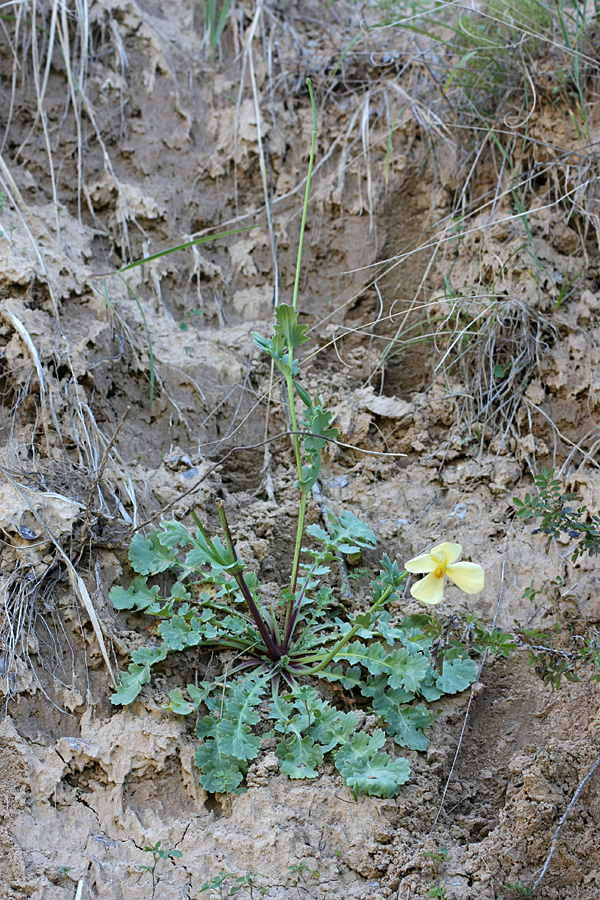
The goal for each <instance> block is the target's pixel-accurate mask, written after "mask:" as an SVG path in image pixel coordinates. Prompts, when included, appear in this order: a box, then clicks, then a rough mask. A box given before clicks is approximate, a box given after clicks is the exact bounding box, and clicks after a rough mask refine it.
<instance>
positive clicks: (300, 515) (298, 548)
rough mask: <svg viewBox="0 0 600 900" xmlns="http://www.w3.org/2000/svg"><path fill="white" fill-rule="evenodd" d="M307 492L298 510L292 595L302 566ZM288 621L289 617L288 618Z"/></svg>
mask: <svg viewBox="0 0 600 900" xmlns="http://www.w3.org/2000/svg"><path fill="white" fill-rule="evenodd" d="M306 498H307V493H306V491H302V496H301V498H300V509H299V510H298V527H297V529H296V546H295V547H294V565H293V567H292V585H291V590H292V594H295V593H296V585H297V583H298V568H299V566H300V551H301V550H302V538H303V536H304V516H305V514H306ZM286 620H287V616H286Z"/></svg>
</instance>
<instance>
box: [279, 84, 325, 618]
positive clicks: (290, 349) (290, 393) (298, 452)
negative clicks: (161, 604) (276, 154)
mask: <svg viewBox="0 0 600 900" xmlns="http://www.w3.org/2000/svg"><path fill="white" fill-rule="evenodd" d="M306 85H307V87H308V93H309V95H310V105H311V108H312V114H313V129H312V138H311V144H310V156H309V160H308V174H307V176H306V189H305V191H304V205H303V207H302V221H301V223H300V238H299V240H298V257H297V259H296V277H295V279H294V292H293V295H292V306H293V308H294V311H295V310H296V306H297V303H298V289H299V286H300V270H301V266H302V246H303V244H304V232H305V230H306V217H307V214H308V200H309V197H310V182H311V178H312V170H313V164H314V160H315V148H316V144H317V107H316V104H315V97H314V94H313V89H312V83H311V80H310V78H307V79H306ZM288 364H289V367H290V371H291V372H293V370H294V348H293V347H288ZM285 381H286V385H287V392H288V402H289V407H290V417H291V420H292V429H293V431H294V453H295V455H296V466H297V468H298V481H299V484H300V490H301V491H302V497H301V500H300V510H299V513H298V526H297V529H296V546H295V549H294V562H293V565H292V578H291V584H290V589H291V592H292V594H294V593H295V592H296V583H297V581H298V567H299V565H300V551H301V549H302V537H303V535H304V515H305V512H306V491H303V490H302V453H301V450H300V440H299V438H298V435H297V433H296V432H297V431H298V423H297V419H296V406H295V403H294V381H293V377H292V375H286V379H285ZM291 603H292V601H290V605H289V606H288V609H287V610H286V630H287V626H288V623H289V617H290V614H291Z"/></svg>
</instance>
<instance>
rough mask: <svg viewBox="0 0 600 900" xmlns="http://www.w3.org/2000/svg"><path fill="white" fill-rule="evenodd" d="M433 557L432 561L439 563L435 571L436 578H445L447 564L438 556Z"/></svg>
mask: <svg viewBox="0 0 600 900" xmlns="http://www.w3.org/2000/svg"><path fill="white" fill-rule="evenodd" d="M431 556H432V559H434V560H435V561H436V563H437V566H436V567H435V569H434V570H433V574H434V575H435V577H436V578H443V577H444V575H445V574H446V563H445V562H444V561H443V560H441V559H440V558H439V557H438V556H433V554H432V555H431Z"/></svg>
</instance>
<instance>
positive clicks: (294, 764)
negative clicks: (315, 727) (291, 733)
mask: <svg viewBox="0 0 600 900" xmlns="http://www.w3.org/2000/svg"><path fill="white" fill-rule="evenodd" d="M276 754H277V758H278V759H279V760H281V766H280V769H281V771H282V772H283V774H284V775H287V776H288V778H316V777H317V775H318V774H319V773H318V771H317V768H318V766H320V765H321V764H322V762H323V749H322V748H321V747H320V746H319V744H315V742H314V741H313V739H312V738H311V737H309V736H308V735H307V736H306V737H304V738H302V739H301V740H300V739H297V738H296V739H294V740H293V741H292V742H291V744H290V743H288V742H286V741H281V743H280V744H279V745H278V747H277V750H276Z"/></svg>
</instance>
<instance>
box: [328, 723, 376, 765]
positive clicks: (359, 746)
mask: <svg viewBox="0 0 600 900" xmlns="http://www.w3.org/2000/svg"><path fill="white" fill-rule="evenodd" d="M384 744H385V734H384V732H383V731H382V729H381V728H376V729H375V731H374V732H373V734H367V732H366V731H359V732H358V734H356V735H355V736H354V738H353V739H352V741H351V742H350V743H349V744H344V746H343V747H340V749H339V750H338V751H337V753H336V754H335V765H336V768H337V770H338V772H341V774H342V775H344V773H345V771H346V769H348V771H350V770H351V769H352V768H353V767H354V766H355V765H356V764H357V762H358V761H359V760H368V759H371V757H373V756H374V755H375V754H376V753H377V752H378V751H379V750H381V748H382V747H383V745H384Z"/></svg>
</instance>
